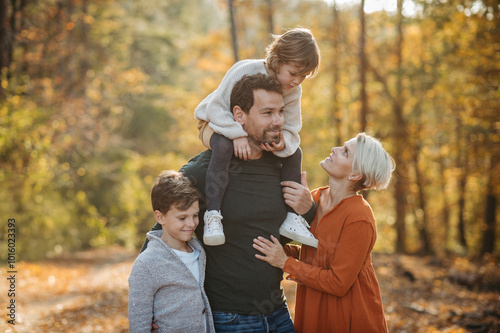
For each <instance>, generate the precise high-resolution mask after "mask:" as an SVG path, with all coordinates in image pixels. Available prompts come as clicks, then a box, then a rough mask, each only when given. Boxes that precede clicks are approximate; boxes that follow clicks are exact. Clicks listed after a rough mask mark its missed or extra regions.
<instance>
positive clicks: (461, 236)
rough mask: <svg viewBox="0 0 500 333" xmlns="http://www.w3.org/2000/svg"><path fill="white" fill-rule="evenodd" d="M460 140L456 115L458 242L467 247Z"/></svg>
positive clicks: (465, 168)
mask: <svg viewBox="0 0 500 333" xmlns="http://www.w3.org/2000/svg"><path fill="white" fill-rule="evenodd" d="M461 140H462V122H461V120H460V118H458V117H457V167H458V168H459V169H461V174H460V177H459V179H458V202H457V204H458V225H457V231H458V242H459V244H460V245H462V246H463V247H464V248H467V239H466V237H465V218H464V212H465V189H466V186H467V173H468V161H467V149H466V148H465V147H464V146H465V145H462V144H461Z"/></svg>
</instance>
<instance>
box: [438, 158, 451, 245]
mask: <svg viewBox="0 0 500 333" xmlns="http://www.w3.org/2000/svg"><path fill="white" fill-rule="evenodd" d="M445 170H446V165H445V161H444V157H443V156H440V157H439V173H440V177H439V178H440V181H441V198H443V207H442V210H441V215H442V219H443V224H444V237H443V240H444V249H445V250H446V252H448V239H449V238H448V237H449V234H450V203H449V201H448V196H447V195H446V177H445Z"/></svg>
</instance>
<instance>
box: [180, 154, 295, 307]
mask: <svg viewBox="0 0 500 333" xmlns="http://www.w3.org/2000/svg"><path fill="white" fill-rule="evenodd" d="M210 156H211V151H205V152H203V153H201V154H199V155H197V156H196V157H194V158H193V159H191V160H190V161H189V162H188V163H187V164H186V165H185V166H183V167H182V168H181V170H180V171H181V172H183V173H184V175H185V176H188V177H192V178H194V180H195V184H196V187H197V188H198V190H199V192H200V193H202V195H205V178H206V172H207V167H208V163H209V162H210ZM280 173H281V160H280V159H279V158H277V157H276V156H275V155H273V154H271V153H267V152H264V153H263V156H262V157H261V158H260V159H258V160H248V161H242V160H239V159H237V158H235V157H233V159H232V161H231V164H230V167H229V183H228V186H227V188H226V191H225V194H224V199H223V201H222V206H221V212H222V216H223V220H222V224H223V226H224V234H225V236H226V242H225V244H223V245H220V246H205V247H204V248H205V252H206V253H207V266H206V277H205V291H206V293H207V296H208V299H209V300H210V306H211V307H212V311H223V312H231V313H239V314H247V315H252V314H253V315H255V314H267V313H270V312H272V311H275V310H277V309H279V308H280V307H281V306H283V304H284V302H285V298H284V294H283V289H282V287H281V284H280V282H281V280H282V278H283V272H282V270H281V269H278V268H275V267H272V266H271V265H269V264H268V263H266V262H264V261H261V260H259V259H257V258H255V254H256V253H257V251H256V250H255V249H254V248H253V247H252V245H253V239H254V238H256V237H257V236H264V237H266V238H269V236H270V235H274V236H275V237H279V227H280V225H281V223H282V222H283V221H284V219H285V217H286V214H287V210H286V206H285V202H284V200H283V193H282V187H281V185H280V181H281V177H280ZM218 190H219V189H218V188H217V187H214V188H210V189H209V190H208V192H212V191H218ZM208 195H210V193H208ZM204 198H205V197H204V196H203V198H202V200H200V224H199V225H198V228H197V229H196V232H195V234H196V236H197V237H198V239H203V214H204V213H205V200H204Z"/></svg>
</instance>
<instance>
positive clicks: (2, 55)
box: [0, 0, 12, 93]
mask: <svg viewBox="0 0 500 333" xmlns="http://www.w3.org/2000/svg"><path fill="white" fill-rule="evenodd" d="M8 23H9V1H8V0H0V74H1V73H2V72H3V70H4V68H9V66H10V63H11V61H12V57H11V54H12V31H11V29H10V27H11V25H10V24H8ZM1 89H3V88H2V87H1V86H0V93H2V90H1Z"/></svg>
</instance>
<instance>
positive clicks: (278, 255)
mask: <svg viewBox="0 0 500 333" xmlns="http://www.w3.org/2000/svg"><path fill="white" fill-rule="evenodd" d="M253 247H254V249H256V250H257V251H260V252H262V253H263V254H264V255H263V256H262V255H260V254H256V255H255V257H256V258H257V259H260V260H263V261H265V262H267V263H268V264H269V265H271V266H274V267H277V268H281V269H283V268H284V267H285V262H286V260H287V259H288V256H287V255H286V254H285V251H284V250H283V246H281V244H280V242H279V241H278V239H277V238H276V237H274V236H273V235H271V241H270V240H268V239H265V238H264V237H262V236H259V237H257V238H255V239H254V240H253Z"/></svg>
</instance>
